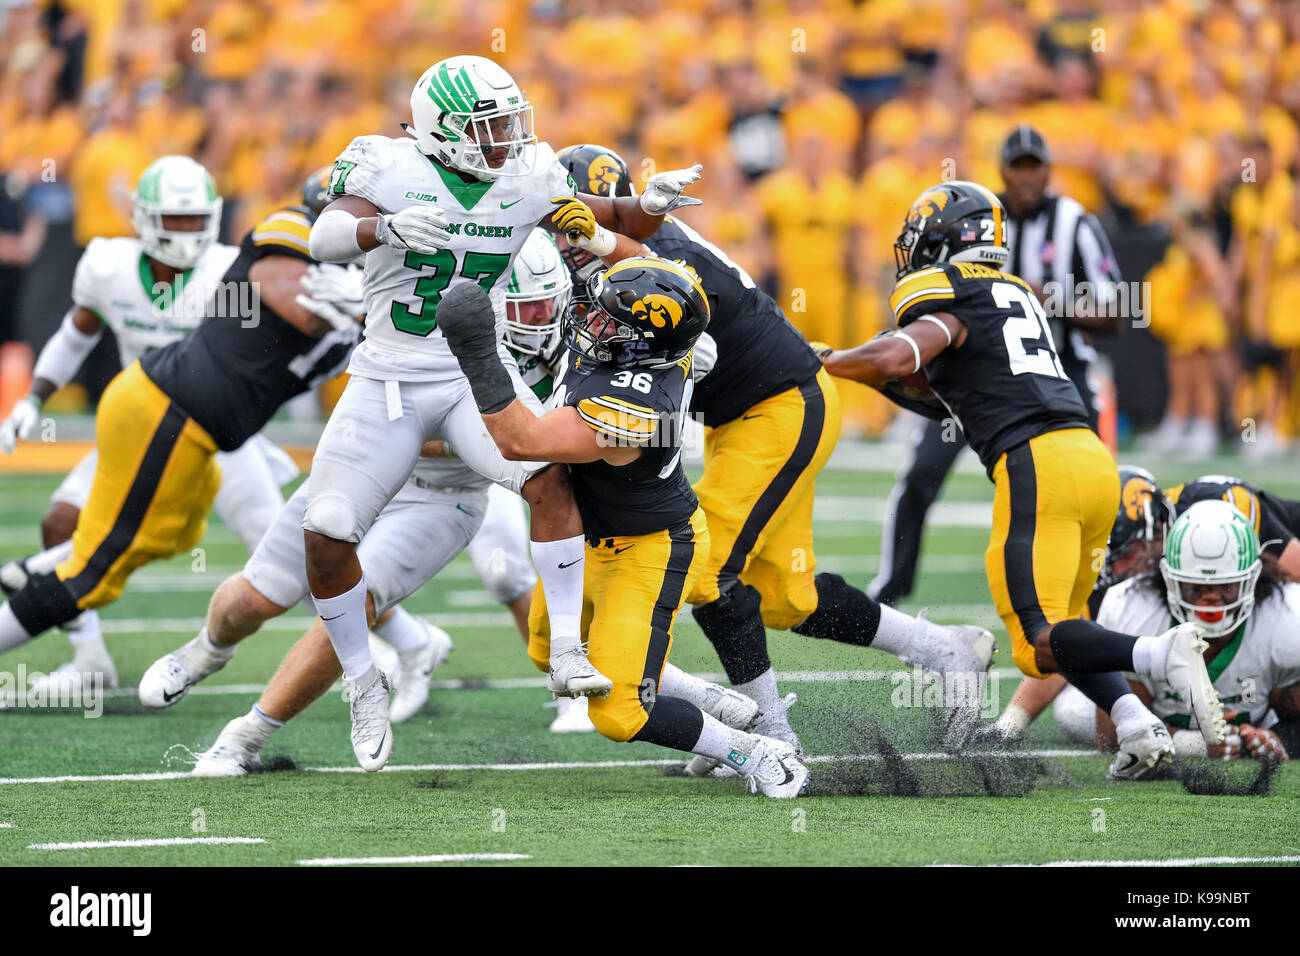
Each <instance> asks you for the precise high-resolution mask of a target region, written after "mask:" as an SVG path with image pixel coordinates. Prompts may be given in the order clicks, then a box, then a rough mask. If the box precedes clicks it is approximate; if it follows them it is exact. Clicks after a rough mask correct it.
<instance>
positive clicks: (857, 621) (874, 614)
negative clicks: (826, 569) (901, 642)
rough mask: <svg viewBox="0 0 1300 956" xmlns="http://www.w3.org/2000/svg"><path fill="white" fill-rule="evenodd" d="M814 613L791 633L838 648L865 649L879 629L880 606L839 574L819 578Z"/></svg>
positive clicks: (822, 575)
mask: <svg viewBox="0 0 1300 956" xmlns="http://www.w3.org/2000/svg"><path fill="white" fill-rule="evenodd" d="M815 581H816V584H817V610H815V611H813V612H812V613H811V614H809V615H808V616H807V617H806V618H804V620H803V621H801V622H800V623H798V624H796V625H795V626H794V627H792V628H790V630H792V631H794V632H795V633H796V634H803V635H804V636H806V637H823V638H826V639H827V640H831V641H839V642H840V643H841V644H855V645H857V646H859V647H866V646H867V645H869V644H870V643H871V642H872V641H873V640H875V637H876V630H877V629H878V628H879V627H880V605H879V604H877V603H876V602H875V601H873V600H871V598H869V597H867V595H866V593H865V592H863V591H859V590H858V589H857V588H855V587H854V586H853V585H851V584H849V583H848V582H847V581H845V580H844V579H843V578H842V577H840V576H839V575H838V574H819V575H817V577H816V578H815Z"/></svg>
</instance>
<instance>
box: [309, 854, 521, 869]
mask: <svg viewBox="0 0 1300 956" xmlns="http://www.w3.org/2000/svg"><path fill="white" fill-rule="evenodd" d="M531 859H532V857H531V856H530V855H528V854H527V853H431V854H428V855H427V856H326V857H321V858H320V859H317V860H299V861H298V865H299V866H357V865H359V864H363V863H377V864H379V865H380V866H391V865H392V864H394V863H478V862H487V863H491V862H494V861H496V860H531Z"/></svg>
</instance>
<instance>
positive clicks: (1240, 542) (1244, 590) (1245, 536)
mask: <svg viewBox="0 0 1300 956" xmlns="http://www.w3.org/2000/svg"><path fill="white" fill-rule="evenodd" d="M1262 568H1263V562H1262V561H1261V560H1260V557H1259V537H1258V536H1257V535H1256V534H1255V529H1254V528H1252V527H1251V526H1250V523H1249V522H1247V521H1246V519H1245V518H1244V517H1243V516H1242V514H1241V512H1240V511H1238V510H1237V509H1236V508H1234V507H1233V506H1232V505H1230V504H1228V503H1227V502H1226V501H1198V502H1196V504H1194V505H1192V506H1191V507H1190V508H1188V509H1187V510H1186V511H1185V512H1183V515H1182V517H1180V518H1179V519H1178V520H1177V521H1175V522H1174V525H1173V527H1172V528H1170V529H1169V534H1168V535H1166V536H1165V556H1164V557H1163V558H1162V559H1161V561H1160V573H1161V575H1163V577H1164V579H1165V588H1166V591H1167V595H1166V597H1167V601H1168V604H1169V611H1170V613H1171V614H1173V616H1174V618H1175V619H1176V620H1178V621H1179V622H1181V623H1192V624H1195V625H1197V626H1198V627H1200V628H1202V629H1203V630H1204V631H1205V636H1206V637H1222V636H1223V635H1225V634H1230V633H1232V631H1234V630H1235V629H1236V627H1237V625H1238V624H1241V623H1242V622H1243V621H1245V620H1246V618H1248V617H1250V613H1251V611H1253V610H1254V608H1255V583H1256V582H1257V581H1258V580H1259V573H1260V570H1261V569H1262ZM1185 584H1192V585H1218V584H1228V585H1232V584H1235V585H1236V592H1235V594H1234V595H1233V596H1232V600H1228V601H1225V603H1223V604H1193V603H1192V602H1191V601H1189V600H1187V599H1185V598H1184V597H1183V591H1182V585H1185Z"/></svg>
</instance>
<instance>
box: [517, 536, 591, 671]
mask: <svg viewBox="0 0 1300 956" xmlns="http://www.w3.org/2000/svg"><path fill="white" fill-rule="evenodd" d="M531 543H532V552H533V564H534V565H536V566H537V574H538V576H539V577H541V579H542V593H543V594H545V595H546V613H547V616H548V617H549V618H550V621H551V650H552V651H553V652H554V651H559V650H566V649H568V648H571V647H576V646H578V644H579V643H580V635H581V633H582V578H583V575H584V574H585V572H586V569H587V542H586V539H585V538H583V536H582V535H575V536H574V537H572V538H564V539H563V540H561V541H533V542H531Z"/></svg>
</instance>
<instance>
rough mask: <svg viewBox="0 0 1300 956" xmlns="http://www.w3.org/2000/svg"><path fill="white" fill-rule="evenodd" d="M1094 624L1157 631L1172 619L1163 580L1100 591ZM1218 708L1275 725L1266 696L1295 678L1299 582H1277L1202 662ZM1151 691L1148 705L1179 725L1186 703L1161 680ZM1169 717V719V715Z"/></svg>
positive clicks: (1299, 649) (1299, 673) (1150, 684)
mask: <svg viewBox="0 0 1300 956" xmlns="http://www.w3.org/2000/svg"><path fill="white" fill-rule="evenodd" d="M1097 623H1098V624H1100V625H1101V626H1102V627H1106V628H1110V629H1111V630H1114V631H1119V632H1120V633H1123V634H1163V633H1164V632H1165V631H1167V630H1169V628H1171V627H1173V626H1174V625H1175V624H1176V623H1177V622H1176V621H1174V620H1173V618H1172V616H1171V615H1170V613H1169V606H1168V604H1167V603H1166V602H1165V591H1164V583H1163V582H1161V584H1160V587H1159V588H1158V589H1157V588H1151V587H1147V586H1144V585H1142V584H1141V583H1140V582H1139V581H1137V580H1131V581H1125V582H1123V583H1121V584H1118V585H1116V586H1115V587H1113V588H1111V589H1110V590H1109V591H1107V592H1106V597H1105V598H1103V599H1102V602H1101V610H1100V611H1098V613H1097ZM1207 666H1208V668H1209V671H1210V679H1211V680H1212V681H1213V682H1214V689H1215V690H1217V691H1218V692H1219V699H1220V700H1222V701H1223V707H1224V710H1235V711H1238V712H1239V713H1243V714H1249V715H1250V723H1251V724H1252V725H1253V726H1256V727H1270V726H1272V725H1273V724H1275V723H1277V715H1276V714H1274V713H1273V711H1272V710H1271V709H1270V708H1269V704H1268V696H1269V694H1271V693H1272V692H1273V690H1274V689H1275V688H1278V687H1290V686H1291V685H1292V684H1294V683H1296V682H1297V681H1300V584H1296V583H1290V584H1283V585H1282V586H1281V587H1280V588H1279V589H1278V591H1277V592H1276V593H1274V595H1273V596H1272V597H1270V598H1269V599H1268V600H1267V601H1265V602H1264V603H1263V604H1258V605H1256V606H1255V610H1254V611H1253V612H1252V613H1251V615H1250V617H1248V618H1247V619H1246V624H1245V627H1244V629H1242V630H1239V631H1238V634H1237V636H1236V637H1234V638H1233V640H1232V641H1231V642H1230V643H1229V644H1228V645H1227V646H1226V647H1224V648H1223V650H1221V651H1219V653H1218V655H1216V656H1215V658H1214V660H1212V661H1210V663H1209V664H1208V665H1207ZM1142 682H1143V683H1144V684H1146V687H1147V690H1149V691H1151V709H1152V710H1153V711H1154V712H1155V713H1156V715H1157V716H1159V717H1161V718H1163V719H1165V720H1167V721H1169V722H1170V723H1175V724H1177V723H1182V721H1181V720H1179V719H1177V718H1178V716H1179V715H1181V716H1182V717H1184V718H1185V717H1186V715H1187V714H1189V713H1190V708H1189V706H1188V703H1187V701H1185V700H1183V699H1182V695H1181V694H1180V693H1179V692H1178V691H1176V690H1175V689H1174V688H1172V687H1170V686H1168V685H1167V684H1162V685H1160V686H1156V685H1155V682H1154V681H1152V680H1151V679H1150V678H1142ZM1171 718H1174V719H1171Z"/></svg>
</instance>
